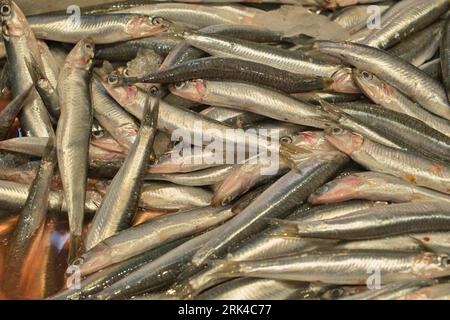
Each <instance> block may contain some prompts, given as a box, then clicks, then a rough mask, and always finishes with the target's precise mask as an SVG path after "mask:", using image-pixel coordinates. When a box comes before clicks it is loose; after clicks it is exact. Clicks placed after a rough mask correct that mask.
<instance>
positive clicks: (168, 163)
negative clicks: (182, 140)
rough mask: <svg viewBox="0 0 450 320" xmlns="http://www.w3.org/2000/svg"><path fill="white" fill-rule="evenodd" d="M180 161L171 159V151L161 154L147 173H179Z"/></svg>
mask: <svg viewBox="0 0 450 320" xmlns="http://www.w3.org/2000/svg"><path fill="white" fill-rule="evenodd" d="M181 165H182V163H181V162H178V161H173V159H172V153H171V152H168V153H165V154H163V155H162V156H161V157H160V158H159V159H158V160H157V162H156V163H155V164H153V165H151V166H150V167H149V169H148V173H179V172H180V171H181Z"/></svg>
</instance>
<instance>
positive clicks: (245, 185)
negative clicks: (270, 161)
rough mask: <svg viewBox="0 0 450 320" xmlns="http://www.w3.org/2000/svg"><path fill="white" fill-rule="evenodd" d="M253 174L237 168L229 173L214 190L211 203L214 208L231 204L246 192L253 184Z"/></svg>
mask: <svg viewBox="0 0 450 320" xmlns="http://www.w3.org/2000/svg"><path fill="white" fill-rule="evenodd" d="M251 180H252V179H251V176H249V175H247V174H246V173H245V172H242V171H240V170H239V169H237V170H236V171H235V172H233V173H232V174H231V175H229V176H228V177H227V178H226V179H225V180H224V181H223V182H222V183H221V184H220V186H219V188H218V189H217V190H216V191H215V192H214V196H213V198H212V200H211V205H212V206H213V207H214V208H217V207H223V206H226V205H229V204H230V203H231V202H232V201H233V200H234V199H236V197H238V196H240V195H241V194H244V193H246V192H247V191H248V190H249V189H250V187H251V185H252V181H251Z"/></svg>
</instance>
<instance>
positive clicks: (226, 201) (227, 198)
mask: <svg viewBox="0 0 450 320" xmlns="http://www.w3.org/2000/svg"><path fill="white" fill-rule="evenodd" d="M232 200H233V197H232V196H228V197H226V198H225V199H223V200H222V206H226V205H228V204H229V203H230V202H231V201H232Z"/></svg>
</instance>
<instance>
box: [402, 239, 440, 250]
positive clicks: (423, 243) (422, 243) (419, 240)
mask: <svg viewBox="0 0 450 320" xmlns="http://www.w3.org/2000/svg"><path fill="white" fill-rule="evenodd" d="M408 237H409V238H411V239H412V240H413V241H414V242H416V243H417V245H418V246H419V247H420V249H422V251H424V252H433V253H438V252H435V250H434V249H433V248H431V247H430V246H428V245H427V244H426V243H425V241H423V240H421V239H419V238H416V237H414V236H412V235H408Z"/></svg>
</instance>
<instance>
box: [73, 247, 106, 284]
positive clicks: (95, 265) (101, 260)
mask: <svg viewBox="0 0 450 320" xmlns="http://www.w3.org/2000/svg"><path fill="white" fill-rule="evenodd" d="M110 264H112V259H111V254H110V250H109V248H108V246H107V245H105V244H104V243H99V244H98V245H96V246H95V247H93V248H92V249H90V250H88V251H87V252H85V253H84V254H83V255H82V256H81V258H79V259H77V260H76V261H75V262H74V263H73V264H72V268H73V267H77V268H79V270H80V273H81V275H82V276H84V275H87V274H90V273H93V272H95V271H98V270H100V269H101V268H103V267H106V266H108V265H110Z"/></svg>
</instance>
